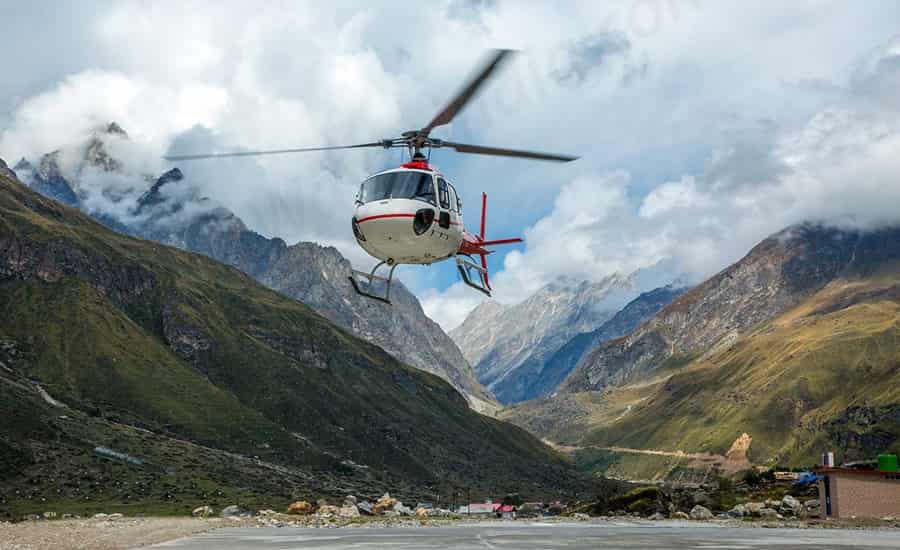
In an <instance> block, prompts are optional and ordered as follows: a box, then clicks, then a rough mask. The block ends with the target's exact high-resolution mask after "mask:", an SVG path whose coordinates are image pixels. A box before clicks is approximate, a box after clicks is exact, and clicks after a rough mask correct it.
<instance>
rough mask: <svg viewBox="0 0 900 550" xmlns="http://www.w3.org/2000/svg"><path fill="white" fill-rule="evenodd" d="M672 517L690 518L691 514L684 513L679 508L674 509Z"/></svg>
mask: <svg viewBox="0 0 900 550" xmlns="http://www.w3.org/2000/svg"><path fill="white" fill-rule="evenodd" d="M672 519H691V516H689V515H687V514H685V513H684V512H682V511H681V510H675V511H674V512H672Z"/></svg>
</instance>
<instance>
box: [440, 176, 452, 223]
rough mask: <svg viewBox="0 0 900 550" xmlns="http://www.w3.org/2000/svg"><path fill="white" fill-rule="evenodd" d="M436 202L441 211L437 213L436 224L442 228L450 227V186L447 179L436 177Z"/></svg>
mask: <svg viewBox="0 0 900 550" xmlns="http://www.w3.org/2000/svg"><path fill="white" fill-rule="evenodd" d="M438 204H439V205H440V207H441V212H440V214H439V215H438V225H439V226H441V227H442V228H444V229H450V188H449V186H448V185H447V180H445V179H444V178H440V177H439V178H438Z"/></svg>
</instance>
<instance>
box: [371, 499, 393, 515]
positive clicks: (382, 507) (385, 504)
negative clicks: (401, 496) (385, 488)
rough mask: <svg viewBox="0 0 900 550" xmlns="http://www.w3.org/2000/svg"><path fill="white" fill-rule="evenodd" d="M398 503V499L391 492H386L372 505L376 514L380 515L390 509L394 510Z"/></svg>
mask: <svg viewBox="0 0 900 550" xmlns="http://www.w3.org/2000/svg"><path fill="white" fill-rule="evenodd" d="M396 504H397V499H395V498H393V497H391V495H390V493H385V494H383V495H382V496H381V498H379V499H378V500H376V501H375V504H374V505H373V506H372V513H373V514H374V515H376V516H380V515H381V514H383V513H385V512H386V511H388V510H391V511H393V510H394V505H396Z"/></svg>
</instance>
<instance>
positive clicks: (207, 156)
mask: <svg viewBox="0 0 900 550" xmlns="http://www.w3.org/2000/svg"><path fill="white" fill-rule="evenodd" d="M384 144H385V142H383V141H374V142H372V143H359V144H357V145H332V146H329V147H304V148H299V149H270V150H266V151H236V152H234V153H207V154H200V155H169V156H165V157H163V158H164V159H166V160H198V159H215V158H224V157H256V156H262V155H281V154H284V153H306V152H308V151H331V150H333V149H361V148H363V147H384Z"/></svg>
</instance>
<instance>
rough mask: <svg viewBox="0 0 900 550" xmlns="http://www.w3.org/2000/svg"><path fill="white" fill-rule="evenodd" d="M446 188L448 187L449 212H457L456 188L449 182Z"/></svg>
mask: <svg viewBox="0 0 900 550" xmlns="http://www.w3.org/2000/svg"><path fill="white" fill-rule="evenodd" d="M447 186H449V187H450V210H453V211H454V212H459V199H458V198H457V196H456V188H455V187H453V184H452V183H450V182H447Z"/></svg>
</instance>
